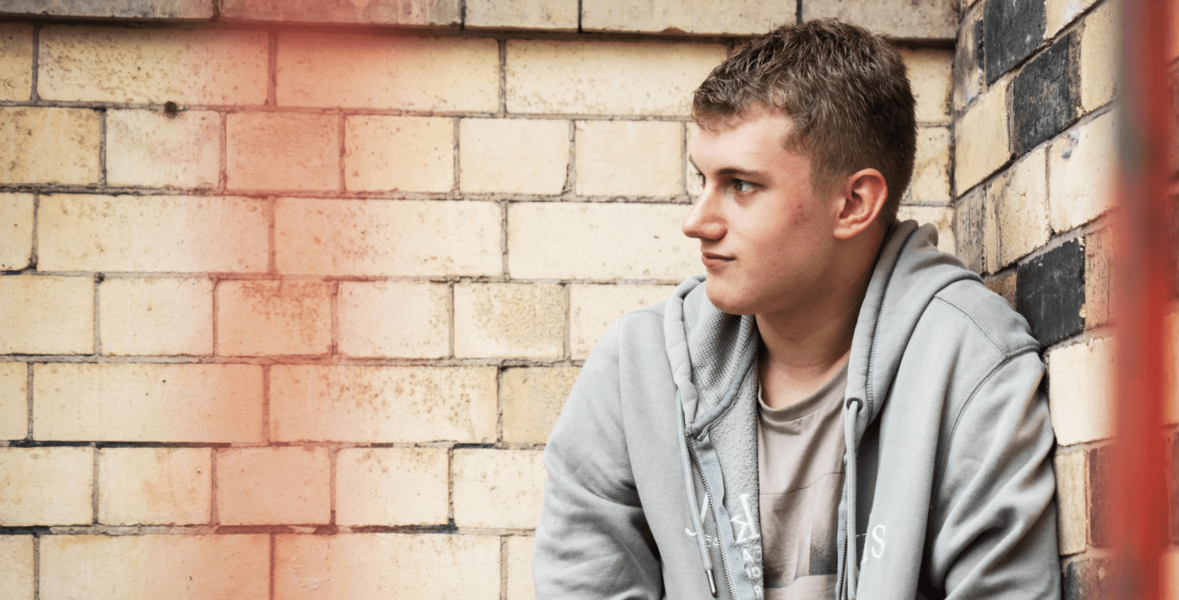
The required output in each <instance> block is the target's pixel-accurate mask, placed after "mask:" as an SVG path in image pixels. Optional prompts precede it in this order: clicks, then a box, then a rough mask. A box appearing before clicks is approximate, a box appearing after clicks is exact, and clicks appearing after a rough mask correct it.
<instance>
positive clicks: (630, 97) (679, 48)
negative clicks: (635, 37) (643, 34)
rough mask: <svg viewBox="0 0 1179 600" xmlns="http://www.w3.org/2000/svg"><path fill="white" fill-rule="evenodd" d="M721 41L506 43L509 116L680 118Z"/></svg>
mask: <svg viewBox="0 0 1179 600" xmlns="http://www.w3.org/2000/svg"><path fill="white" fill-rule="evenodd" d="M724 59H725V47H724V46H721V45H719V44H658V43H648V42H553V41H540V40H536V41H532V40H508V44H507V65H506V77H507V103H508V112H510V113H565V114H592V115H680V116H685V115H687V114H688V113H689V109H690V108H691V100H692V91H693V90H695V89H696V86H698V85H700V82H702V81H704V78H705V77H706V76H707V75H708V72H709V71H711V70H712V68H713V67H715V66H716V65H718V64H720V62H721V61H723V60H724Z"/></svg>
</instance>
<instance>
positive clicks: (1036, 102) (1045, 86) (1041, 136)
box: [1011, 34, 1076, 155]
mask: <svg viewBox="0 0 1179 600" xmlns="http://www.w3.org/2000/svg"><path fill="white" fill-rule="evenodd" d="M1071 41H1072V34H1069V35H1067V36H1065V37H1063V38H1061V39H1060V40H1058V41H1057V42H1056V43H1055V44H1053V45H1052V47H1051V48H1048V49H1047V50H1045V51H1044V52H1043V53H1041V54H1040V55H1039V56H1037V57H1036V58H1034V59H1032V61H1031V62H1029V63H1028V64H1027V65H1026V66H1025V67H1024V68H1023V70H1022V71H1020V72H1019V74H1018V75H1016V76H1015V81H1014V82H1013V84H1012V88H1013V89H1012V93H1011V116H1012V120H1013V121H1014V123H1015V151H1016V154H1017V155H1021V154H1024V153H1025V152H1027V151H1028V150H1031V149H1032V148H1034V147H1036V146H1038V145H1040V144H1041V143H1043V142H1046V141H1048V140H1050V139H1052V137H1053V136H1055V135H1056V134H1058V133H1060V132H1061V131H1064V128H1065V127H1068V125H1069V123H1071V122H1072V121H1073V116H1074V115H1075V114H1076V108H1075V107H1074V99H1073V98H1072V95H1071V94H1070V93H1069V45H1070V43H1071Z"/></svg>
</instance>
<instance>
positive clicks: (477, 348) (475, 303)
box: [454, 283, 565, 358]
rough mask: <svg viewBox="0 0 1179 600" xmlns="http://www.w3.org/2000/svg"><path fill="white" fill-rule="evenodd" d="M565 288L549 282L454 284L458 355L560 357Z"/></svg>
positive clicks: (476, 356) (563, 333) (455, 344)
mask: <svg viewBox="0 0 1179 600" xmlns="http://www.w3.org/2000/svg"><path fill="white" fill-rule="evenodd" d="M564 353H565V290H564V289H562V287H561V286H559V285H555V284H546V283H474V284H472V283H462V284H459V285H457V286H455V288H454V355H455V356H457V357H460V358H489V357H512V358H560V357H561V356H563V355H564Z"/></svg>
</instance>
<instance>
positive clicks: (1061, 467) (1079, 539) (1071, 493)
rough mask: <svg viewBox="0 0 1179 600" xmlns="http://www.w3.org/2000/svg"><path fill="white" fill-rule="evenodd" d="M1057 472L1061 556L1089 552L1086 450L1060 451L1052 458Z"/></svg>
mask: <svg viewBox="0 0 1179 600" xmlns="http://www.w3.org/2000/svg"><path fill="white" fill-rule="evenodd" d="M1052 464H1053V467H1054V469H1055V471H1056V514H1057V523H1058V525H1057V533H1058V534H1059V542H1060V555H1061V556H1068V555H1070V554H1077V553H1078V552H1084V551H1085V544H1086V540H1087V539H1088V537H1087V535H1088V534H1087V527H1088V524H1089V510H1088V505H1087V500H1086V497H1087V495H1088V493H1087V492H1086V486H1085V475H1086V471H1087V470H1088V469H1087V468H1086V465H1085V452H1084V451H1078V452H1069V453H1068V454H1057V455H1056V457H1055V458H1053V459H1052Z"/></svg>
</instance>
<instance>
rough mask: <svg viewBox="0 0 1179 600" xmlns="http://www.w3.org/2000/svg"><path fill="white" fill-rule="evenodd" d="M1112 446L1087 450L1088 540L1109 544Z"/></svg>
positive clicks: (1111, 540) (1111, 539)
mask: <svg viewBox="0 0 1179 600" xmlns="http://www.w3.org/2000/svg"><path fill="white" fill-rule="evenodd" d="M1113 458H1114V457H1113V447H1112V446H1102V447H1100V448H1094V449H1093V450H1090V451H1089V542H1090V543H1091V544H1093V545H1094V546H1109V545H1110V544H1111V543H1112V542H1113V537H1112V536H1113V531H1112V529H1111V528H1112V527H1113V522H1112V519H1113V496H1112V493H1113V490H1111V489H1110V485H1111V484H1112V479H1111V477H1112V475H1113Z"/></svg>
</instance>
